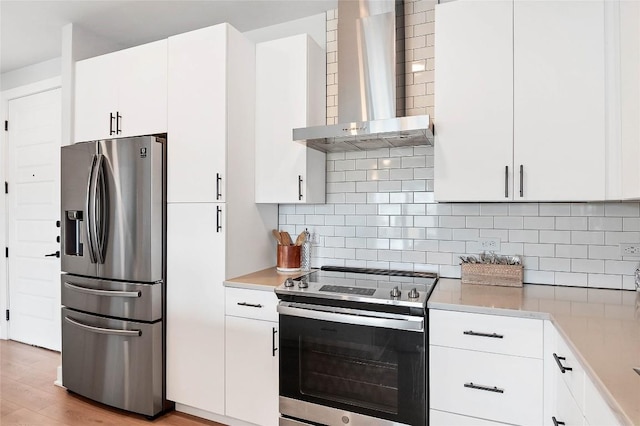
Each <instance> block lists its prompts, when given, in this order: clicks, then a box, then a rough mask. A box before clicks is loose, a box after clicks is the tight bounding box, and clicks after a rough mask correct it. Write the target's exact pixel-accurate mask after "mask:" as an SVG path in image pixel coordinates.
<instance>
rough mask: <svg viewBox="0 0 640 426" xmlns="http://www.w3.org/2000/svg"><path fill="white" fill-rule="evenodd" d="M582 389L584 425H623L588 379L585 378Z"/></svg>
mask: <svg viewBox="0 0 640 426" xmlns="http://www.w3.org/2000/svg"><path fill="white" fill-rule="evenodd" d="M584 388H585V390H584V402H585V404H584V405H585V408H584V410H583V411H584V417H585V419H586V423H588V424H590V425H611V426H616V425H621V424H623V423H622V422H621V420H620V419H618V417H617V416H616V415H615V414H614V412H613V410H612V409H611V407H609V405H608V404H607V402H606V401H605V399H604V397H603V396H602V394H601V393H600V391H598V389H597V388H596V386H595V385H594V384H593V382H592V381H591V380H590V379H589V378H588V377H586V378H585V385H584ZM567 424H568V423H567Z"/></svg>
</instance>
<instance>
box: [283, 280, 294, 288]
mask: <svg viewBox="0 0 640 426" xmlns="http://www.w3.org/2000/svg"><path fill="white" fill-rule="evenodd" d="M284 286H285V287H293V280H292V279H291V278H287V279H286V280H284Z"/></svg>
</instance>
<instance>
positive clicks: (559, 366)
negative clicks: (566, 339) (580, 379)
mask: <svg viewBox="0 0 640 426" xmlns="http://www.w3.org/2000/svg"><path fill="white" fill-rule="evenodd" d="M553 359H555V360H556V364H558V368H559V369H560V372H561V373H562V374H564V373H565V372H566V371H573V368H571V367H565V366H564V365H562V363H561V362H560V361H566V360H567V359H566V358H565V357H563V356H558V355H556V354H555V353H554V354H553Z"/></svg>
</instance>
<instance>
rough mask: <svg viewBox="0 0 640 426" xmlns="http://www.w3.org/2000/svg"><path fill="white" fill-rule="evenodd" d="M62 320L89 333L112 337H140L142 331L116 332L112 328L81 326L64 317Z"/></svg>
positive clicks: (116, 330) (79, 323)
mask: <svg viewBox="0 0 640 426" xmlns="http://www.w3.org/2000/svg"><path fill="white" fill-rule="evenodd" d="M64 319H65V321H67V322H68V323H70V324H73V325H75V326H76V327H80V328H84V329H85V330H87V331H91V332H93V333H99V334H111V335H114V336H135V337H139V336H142V330H118V329H114V328H102V327H95V326H93V325H87V324H82V323H81V322H78V321H75V320H72V319H71V318H69V317H64Z"/></svg>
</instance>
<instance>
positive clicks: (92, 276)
mask: <svg viewBox="0 0 640 426" xmlns="http://www.w3.org/2000/svg"><path fill="white" fill-rule="evenodd" d="M61 162H62V169H61V171H62V179H61V183H62V185H61V186H62V193H61V194H62V197H61V207H62V212H61V215H62V217H61V219H62V220H61V226H62V230H61V231H62V234H61V236H62V249H61V258H62V259H61V260H62V272H63V273H62V275H61V286H62V381H63V385H64V386H65V387H66V388H67V389H68V390H70V391H72V392H75V393H77V394H79V395H82V396H85V397H87V398H90V399H93V400H95V401H99V402H101V403H104V404H107V405H110V406H113V407H117V408H121V409H124V410H128V411H132V412H135V413H139V414H143V415H145V416H148V417H153V416H156V415H157V414H159V413H161V412H162V411H163V410H164V409H165V408H168V403H167V401H166V397H165V395H166V393H165V335H166V332H165V323H164V320H165V315H166V308H165V306H166V305H165V294H166V291H165V276H166V266H165V257H166V255H165V253H166V244H165V240H166V238H165V236H166V224H165V223H166V220H165V217H166V213H165V212H166V207H165V206H166V202H165V201H166V197H165V194H166V184H165V181H166V179H165V170H166V167H165V165H166V145H165V139H164V138H160V137H155V136H140V137H135V138H123V139H110V140H102V141H97V142H82V143H77V144H74V145H69V146H65V147H63V148H62V158H61Z"/></svg>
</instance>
